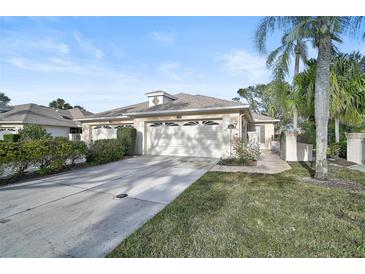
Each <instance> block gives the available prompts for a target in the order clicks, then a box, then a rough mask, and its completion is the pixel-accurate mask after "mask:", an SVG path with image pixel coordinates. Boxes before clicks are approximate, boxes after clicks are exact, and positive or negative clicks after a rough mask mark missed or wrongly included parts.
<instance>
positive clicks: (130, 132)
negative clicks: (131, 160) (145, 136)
mask: <svg viewBox="0 0 365 274" xmlns="http://www.w3.org/2000/svg"><path fill="white" fill-rule="evenodd" d="M117 139H118V140H119V141H120V142H121V143H122V146H123V150H124V153H125V155H128V156H131V155H134V154H135V150H136V139H137V130H136V129H135V128H119V129H118V131H117Z"/></svg>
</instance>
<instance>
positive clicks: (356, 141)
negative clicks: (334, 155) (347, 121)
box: [346, 133, 365, 164]
mask: <svg viewBox="0 0 365 274" xmlns="http://www.w3.org/2000/svg"><path fill="white" fill-rule="evenodd" d="M346 137H347V161H350V162H354V163H357V164H363V163H365V155H364V154H365V151H364V150H365V149H364V146H365V144H364V143H365V133H347V134H346Z"/></svg>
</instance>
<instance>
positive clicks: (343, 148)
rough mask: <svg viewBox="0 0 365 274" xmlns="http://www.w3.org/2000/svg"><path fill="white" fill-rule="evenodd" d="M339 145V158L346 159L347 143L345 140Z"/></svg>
mask: <svg viewBox="0 0 365 274" xmlns="http://www.w3.org/2000/svg"><path fill="white" fill-rule="evenodd" d="M339 145H340V152H339V156H340V158H343V159H347V141H346V140H343V141H340V142H339Z"/></svg>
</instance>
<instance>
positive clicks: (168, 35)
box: [150, 30, 175, 43]
mask: <svg viewBox="0 0 365 274" xmlns="http://www.w3.org/2000/svg"><path fill="white" fill-rule="evenodd" d="M150 36H151V38H152V39H153V40H155V41H157V42H161V43H172V42H174V41H175V34H174V33H173V32H172V31H157V30H154V31H152V32H150Z"/></svg>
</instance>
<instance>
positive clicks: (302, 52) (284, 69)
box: [256, 25, 308, 128]
mask: <svg viewBox="0 0 365 274" xmlns="http://www.w3.org/2000/svg"><path fill="white" fill-rule="evenodd" d="M260 27H261V28H263V27H265V26H263V25H260ZM262 33H264V32H263V31H262V30H261V29H260V28H259V29H258V30H257V32H256V37H259V36H260V35H261V34H262ZM287 38H288V34H287V33H285V34H284V35H283V37H282V38H281V45H280V46H279V47H278V48H276V49H275V50H273V51H271V52H270V54H269V55H268V56H267V60H266V64H267V66H268V67H269V68H271V69H272V70H273V74H274V79H275V80H276V81H284V80H285V77H286V76H288V75H289V66H290V64H291V59H292V58H293V57H294V75H293V79H294V77H295V76H296V75H297V74H298V73H299V67H300V62H301V61H302V62H303V63H305V62H306V61H307V57H308V52H307V45H306V43H305V42H304V40H303V39H300V38H298V39H297V40H295V41H290V40H288V39H287ZM261 42H262V39H260V38H258V39H256V47H257V48H258V50H259V51H260V52H261V53H266V49H265V45H264V44H262V43H261ZM290 107H291V109H292V112H293V126H294V128H297V127H298V110H297V109H298V106H297V104H296V101H293V102H291V104H290Z"/></svg>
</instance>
